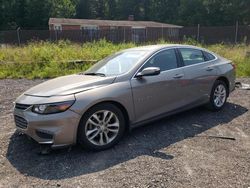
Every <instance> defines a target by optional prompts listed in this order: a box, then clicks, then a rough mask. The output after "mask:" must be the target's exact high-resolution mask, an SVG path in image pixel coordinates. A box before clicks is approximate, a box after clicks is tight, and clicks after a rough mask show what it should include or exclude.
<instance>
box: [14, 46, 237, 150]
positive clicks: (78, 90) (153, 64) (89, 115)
mask: <svg viewBox="0 0 250 188" xmlns="http://www.w3.org/2000/svg"><path fill="white" fill-rule="evenodd" d="M234 87H235V67H234V65H233V64H232V62H231V61H230V60H227V59H225V58H223V57H220V56H219V55H217V54H215V53H213V52H210V51H208V50H206V49H202V48H198V47H195V46H188V45H154V46H144V47H138V48H132V49H127V50H124V51H121V52H118V53H115V54H113V55H111V56H109V57H107V58H105V59H103V60H101V61H100V62H98V63H97V64H95V65H94V66H93V67H91V68H90V69H89V70H87V71H86V72H83V73H79V74H74V75H68V76H63V77H59V78H56V79H52V80H49V81H46V82H44V83H42V84H40V85H37V86H35V87H33V88H31V89H29V90H28V91H26V92H24V93H23V94H22V95H21V96H20V97H18V98H17V100H16V102H15V109H14V118H15V123H16V127H17V129H19V130H20V131H22V132H23V133H25V134H27V135H28V136H30V137H32V138H33V139H34V140H36V141H37V142H38V143H40V144H48V145H50V146H51V147H52V148H54V147H63V146H68V145H72V144H76V143H79V144H81V145H82V146H83V147H84V148H87V149H91V150H103V149H107V148H110V147H111V146H113V145H114V144H116V143H117V142H118V141H119V140H120V139H121V137H122V136H123V134H124V132H125V131H126V130H127V129H131V128H134V127H136V126H139V125H142V124H145V123H148V122H151V121H154V120H156V119H159V118H162V117H165V116H168V115H171V114H174V113H178V112H180V111H184V110H187V109H190V108H194V107H197V106H200V105H206V106H207V107H208V108H209V109H211V110H214V111H217V110H220V109H222V108H223V107H224V105H225V103H226V101H227V97H228V96H229V93H230V92H231V91H233V90H234Z"/></svg>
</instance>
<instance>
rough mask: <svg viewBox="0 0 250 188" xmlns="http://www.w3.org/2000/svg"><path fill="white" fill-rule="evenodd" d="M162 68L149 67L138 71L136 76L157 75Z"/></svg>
mask: <svg viewBox="0 0 250 188" xmlns="http://www.w3.org/2000/svg"><path fill="white" fill-rule="evenodd" d="M160 72H161V70H160V68H159V67H147V68H145V69H143V70H142V71H141V72H139V73H137V75H136V77H143V76H155V75H158V74H160Z"/></svg>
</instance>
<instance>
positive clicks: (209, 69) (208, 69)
mask: <svg viewBox="0 0 250 188" xmlns="http://www.w3.org/2000/svg"><path fill="white" fill-rule="evenodd" d="M212 70H214V69H213V68H212V67H207V69H206V71H212Z"/></svg>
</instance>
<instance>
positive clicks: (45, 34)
mask: <svg viewBox="0 0 250 188" xmlns="http://www.w3.org/2000/svg"><path fill="white" fill-rule="evenodd" d="M190 38H191V39H193V40H197V41H199V42H201V43H204V44H214V43H222V42H223V43H242V42H244V43H247V44H249V43H250V26H237V25H236V26H224V27H200V26H199V25H198V26H196V27H183V28H181V29H176V28H175V29H173V28H146V29H145V28H144V29H137V30H133V29H131V28H119V29H102V30H88V31H86V30H63V31H60V30H59V31H58V30H57V31H55V30H21V29H18V30H10V31H0V44H2V45H8V44H10V45H21V44H26V43H28V42H31V41H51V42H56V41H59V40H70V41H72V42H77V43H84V42H91V41H98V40H101V39H106V40H108V41H111V42H114V43H120V42H135V43H147V42H157V41H159V40H166V41H173V42H181V41H185V40H187V39H190Z"/></svg>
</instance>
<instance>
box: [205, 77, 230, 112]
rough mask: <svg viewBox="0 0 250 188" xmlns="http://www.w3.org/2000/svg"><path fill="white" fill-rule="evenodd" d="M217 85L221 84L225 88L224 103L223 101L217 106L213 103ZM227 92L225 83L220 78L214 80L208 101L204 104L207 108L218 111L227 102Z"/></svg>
mask: <svg viewBox="0 0 250 188" xmlns="http://www.w3.org/2000/svg"><path fill="white" fill-rule="evenodd" d="M219 85H222V86H223V87H224V88H225V90H226V98H225V101H224V103H223V105H222V106H217V105H216V104H215V101H214V97H215V89H216V88H217V87H218V86H219ZM228 94H229V89H228V87H227V85H226V83H225V82H224V81H222V80H216V81H215V83H214V85H213V88H212V90H211V94H210V99H209V103H208V104H207V105H206V107H207V108H208V109H209V110H211V111H219V110H221V109H222V108H223V107H224V106H225V104H226V103H227V98H228Z"/></svg>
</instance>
